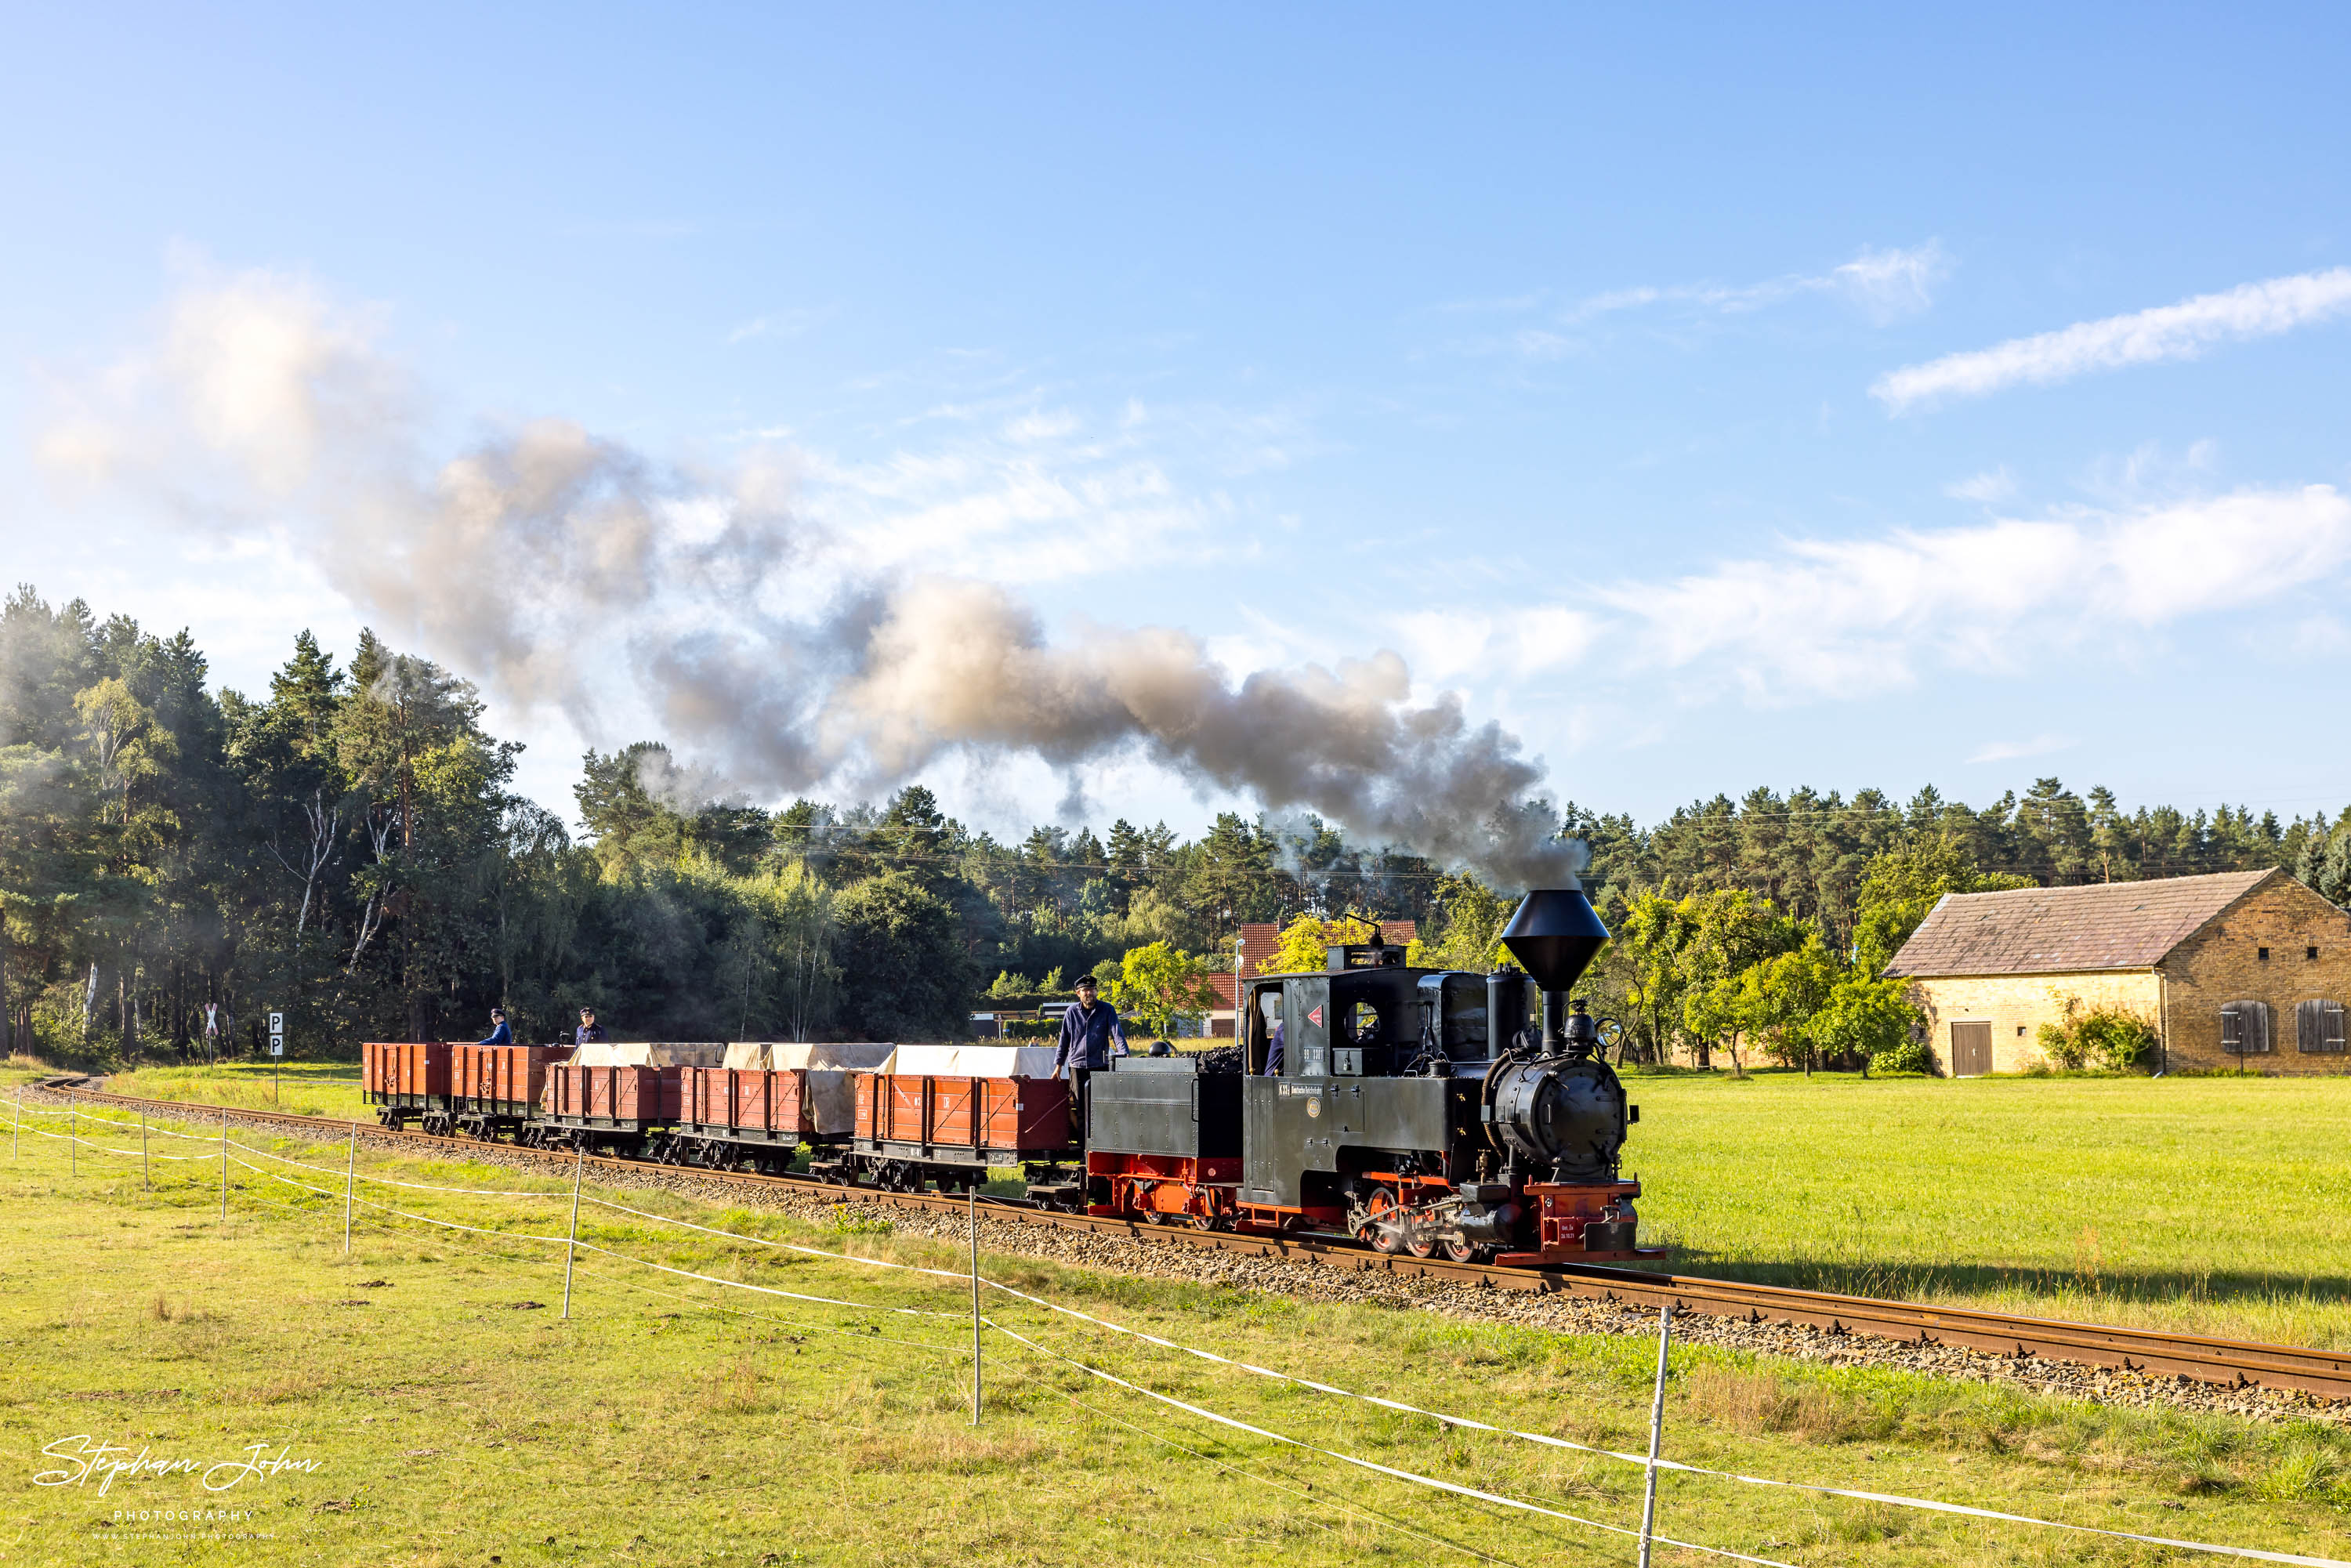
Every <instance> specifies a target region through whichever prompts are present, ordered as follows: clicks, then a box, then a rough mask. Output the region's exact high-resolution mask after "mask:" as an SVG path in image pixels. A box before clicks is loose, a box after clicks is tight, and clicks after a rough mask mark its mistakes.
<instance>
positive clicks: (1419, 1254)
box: [1404, 1229, 1437, 1258]
mask: <svg viewBox="0 0 2351 1568" xmlns="http://www.w3.org/2000/svg"><path fill="white" fill-rule="evenodd" d="M1404 1245H1405V1250H1406V1251H1408V1252H1410V1253H1411V1254H1412V1255H1413V1256H1414V1257H1416V1258H1433V1257H1435V1256H1436V1255H1437V1243H1436V1241H1435V1240H1433V1239H1430V1238H1429V1237H1426V1236H1424V1235H1422V1234H1421V1233H1420V1232H1419V1230H1417V1229H1412V1230H1407V1231H1405V1243H1404Z"/></svg>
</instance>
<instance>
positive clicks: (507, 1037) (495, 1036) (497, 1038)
mask: <svg viewBox="0 0 2351 1568" xmlns="http://www.w3.org/2000/svg"><path fill="white" fill-rule="evenodd" d="M474 1043H475V1045H512V1044H513V1043H514V1030H512V1029H510V1028H508V1027H507V1009H504V1008H492V1009H490V1037H489V1039H487V1040H475V1042H474Z"/></svg>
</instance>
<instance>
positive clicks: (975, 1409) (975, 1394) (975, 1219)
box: [966, 1176, 979, 1427]
mask: <svg viewBox="0 0 2351 1568" xmlns="http://www.w3.org/2000/svg"><path fill="white" fill-rule="evenodd" d="M966 1191H967V1193H968V1194H969V1196H970V1197H971V1209H970V1214H971V1424H972V1425H973V1426H975V1427H977V1426H978V1425H979V1178H977V1176H975V1177H973V1178H972V1184H971V1186H969V1187H968V1188H967V1189H966Z"/></svg>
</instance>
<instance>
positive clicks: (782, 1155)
mask: <svg viewBox="0 0 2351 1568" xmlns="http://www.w3.org/2000/svg"><path fill="white" fill-rule="evenodd" d="M807 1090H808V1082H807V1072H806V1070H805V1069H793V1068H779V1069H775V1070H772V1071H771V1070H768V1069H766V1068H730V1067H681V1068H679V1069H678V1109H677V1130H676V1131H675V1133H674V1134H672V1135H671V1137H670V1140H669V1142H668V1144H667V1145H666V1146H665V1147H664V1150H663V1151H662V1158H663V1159H664V1160H665V1161H666V1162H668V1163H669V1164H671V1165H686V1166H714V1167H716V1168H718V1169H722V1170H768V1171H773V1172H775V1173H778V1174H780V1173H781V1172H783V1171H785V1170H789V1168H790V1167H791V1163H792V1158H793V1156H794V1155H797V1154H798V1153H799V1146H800V1140H801V1139H802V1138H807V1139H809V1140H810V1142H814V1141H815V1138H816V1128H815V1125H814V1124H813V1122H812V1120H811V1118H810V1114H809V1103H808V1093H807Z"/></svg>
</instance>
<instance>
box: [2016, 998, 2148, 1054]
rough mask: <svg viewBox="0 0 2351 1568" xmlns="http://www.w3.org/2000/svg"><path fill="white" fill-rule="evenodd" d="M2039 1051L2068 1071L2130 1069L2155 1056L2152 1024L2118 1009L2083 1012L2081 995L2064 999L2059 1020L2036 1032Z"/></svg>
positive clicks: (2094, 1009)
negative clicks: (2063, 1014) (2060, 1021)
mask: <svg viewBox="0 0 2351 1568" xmlns="http://www.w3.org/2000/svg"><path fill="white" fill-rule="evenodd" d="M2036 1038H2037V1041H2038V1043H2039V1045H2040V1047H2041V1053H2042V1054H2043V1056H2046V1057H2047V1058H2048V1059H2049V1061H2050V1062H2051V1064H2052V1065H2053V1066H2055V1067H2058V1068H2062V1069H2063V1070H2064V1071H2067V1072H2081V1071H2085V1070H2086V1071H2095V1072H2129V1071H2135V1070H2136V1069H2137V1068H2139V1067H2141V1066H2143V1065H2145V1064H2146V1062H2147V1060H2148V1059H2149V1058H2151V1057H2152V1056H2154V1054H2155V1051H2156V1046H2157V1044H2158V1041H2157V1037H2156V1032H2155V1026H2154V1025H2153V1024H2151V1023H2149V1022H2147V1020H2146V1019H2143V1018H2141V1017H2139V1016H2138V1015H2137V1013H2133V1012H2126V1011H2125V1010H2123V1009H2121V1008H2092V1009H2089V1010H2088V1011H2086V1012H2085V1011H2084V1010H2083V1009H2082V1003H2081V1000H2080V998H2074V997H2068V998H2065V1018H2064V1022H2062V1023H2045V1024H2043V1025H2042V1026H2041V1028H2040V1030H2038V1031H2037V1036H2036Z"/></svg>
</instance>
